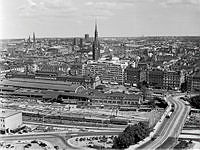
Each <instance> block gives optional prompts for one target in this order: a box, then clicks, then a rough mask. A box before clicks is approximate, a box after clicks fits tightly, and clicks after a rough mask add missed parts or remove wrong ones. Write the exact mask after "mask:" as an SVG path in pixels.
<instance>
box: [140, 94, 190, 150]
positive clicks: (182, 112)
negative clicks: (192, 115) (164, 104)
mask: <svg viewBox="0 0 200 150" xmlns="http://www.w3.org/2000/svg"><path fill="white" fill-rule="evenodd" d="M182 96H183V95H182ZM179 97H181V96H180V95H179V96H173V97H172V96H168V97H167V101H169V102H170V103H172V104H174V106H175V107H174V108H175V109H174V112H173V113H172V115H171V116H170V118H169V119H167V118H166V119H165V120H164V122H163V124H162V125H161V127H160V129H159V130H158V132H157V133H156V139H155V140H153V141H149V142H147V143H145V144H144V145H142V146H140V147H139V148H138V149H145V150H146V149H149V150H152V149H157V148H158V147H159V146H160V145H162V144H163V143H164V142H165V141H166V140H167V139H168V137H175V138H176V137H177V136H178V135H179V134H180V132H181V129H182V127H183V125H184V123H185V119H186V118H187V115H188V113H189V111H190V106H186V105H185V103H184V101H183V100H180V99H179ZM171 146H172V145H171ZM169 148H170V147H169Z"/></svg>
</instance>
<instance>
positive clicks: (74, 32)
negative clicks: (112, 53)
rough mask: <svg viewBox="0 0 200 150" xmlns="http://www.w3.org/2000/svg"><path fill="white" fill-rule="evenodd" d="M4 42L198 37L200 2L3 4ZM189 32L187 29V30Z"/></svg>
mask: <svg viewBox="0 0 200 150" xmlns="http://www.w3.org/2000/svg"><path fill="white" fill-rule="evenodd" d="M0 3H1V5H0V7H1V8H0V12H1V13H0V22H1V23H0V29H1V30H0V38H1V39H3V38H25V37H27V36H28V35H29V34H31V33H32V32H36V33H37V36H38V37H78V36H79V37H80V36H82V35H83V34H84V33H89V34H93V28H94V22H95V21H94V20H95V19H97V21H98V26H99V32H100V36H101V37H105V36H108V37H112V36H120V37H126V36H129V37H134V36H162V35H164V36H174V35H175V36H188V35H189V36H198V35H200V28H199V26H200V20H199V19H198V16H199V14H200V1H199V0H6V1H5V0H4V1H3V0H1V1H0ZM186 29H187V30H186Z"/></svg>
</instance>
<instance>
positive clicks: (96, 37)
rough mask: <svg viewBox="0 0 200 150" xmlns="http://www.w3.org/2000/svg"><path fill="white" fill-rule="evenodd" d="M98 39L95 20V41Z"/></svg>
mask: <svg viewBox="0 0 200 150" xmlns="http://www.w3.org/2000/svg"><path fill="white" fill-rule="evenodd" d="M96 40H98V31H97V21H96V20H95V31H94V41H96Z"/></svg>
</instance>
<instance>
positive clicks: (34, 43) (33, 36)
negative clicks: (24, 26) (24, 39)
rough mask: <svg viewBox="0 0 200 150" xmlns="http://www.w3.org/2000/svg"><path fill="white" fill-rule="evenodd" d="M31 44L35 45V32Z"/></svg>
mask: <svg viewBox="0 0 200 150" xmlns="http://www.w3.org/2000/svg"><path fill="white" fill-rule="evenodd" d="M33 43H34V44H35V32H33Z"/></svg>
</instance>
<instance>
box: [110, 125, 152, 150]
mask: <svg viewBox="0 0 200 150" xmlns="http://www.w3.org/2000/svg"><path fill="white" fill-rule="evenodd" d="M149 133H150V129H149V127H148V124H146V123H142V122H139V123H138V124H134V125H129V126H128V127H126V129H125V130H124V131H123V132H122V133H121V134H120V135H119V136H118V137H115V138H114V141H113V148H114V149H124V148H128V147H129V146H130V145H134V144H136V143H138V142H139V141H141V140H143V139H144V138H146V137H147V136H148V135H149Z"/></svg>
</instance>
